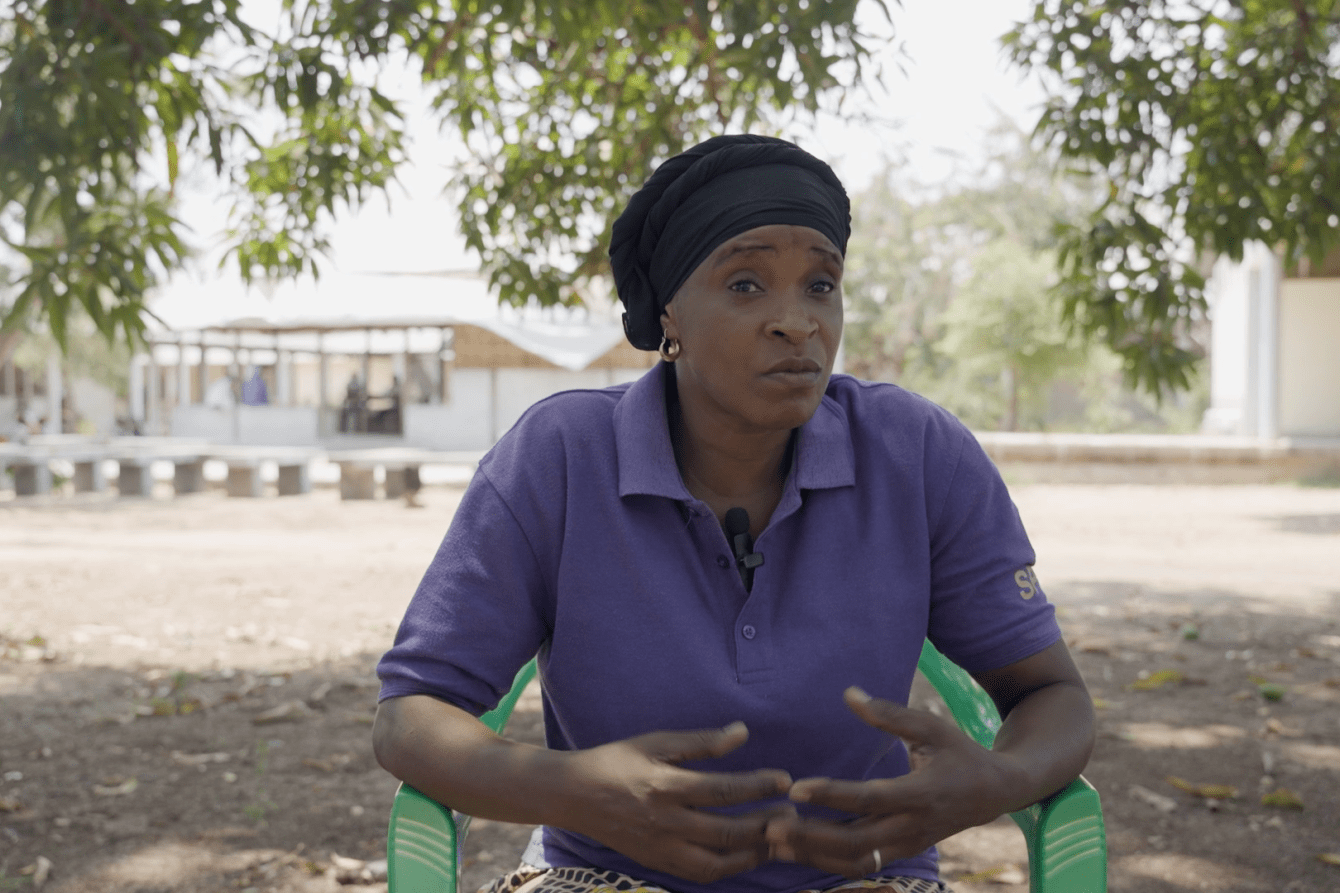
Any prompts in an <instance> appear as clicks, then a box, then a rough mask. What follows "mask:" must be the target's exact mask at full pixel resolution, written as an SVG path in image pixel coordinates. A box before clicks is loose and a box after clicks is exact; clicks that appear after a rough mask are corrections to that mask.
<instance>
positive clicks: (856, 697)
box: [846, 685, 873, 704]
mask: <svg viewBox="0 0 1340 893" xmlns="http://www.w3.org/2000/svg"><path fill="white" fill-rule="evenodd" d="M846 694H847V697H849V698H851V699H852V700H853V701H855V702H856V703H858V704H864V703H866V702H868V701H871V700H873V699H872V698H871V697H870V695H869V694H868V693H867V692H866V690H865V689H863V688H861V687H860V686H859V685H853V686H852V687H851V688H849V689H847V692H846Z"/></svg>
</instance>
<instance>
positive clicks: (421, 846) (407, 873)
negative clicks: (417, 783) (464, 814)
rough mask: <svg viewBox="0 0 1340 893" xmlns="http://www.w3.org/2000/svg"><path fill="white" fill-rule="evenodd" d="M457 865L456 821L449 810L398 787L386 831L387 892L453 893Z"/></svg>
mask: <svg viewBox="0 0 1340 893" xmlns="http://www.w3.org/2000/svg"><path fill="white" fill-rule="evenodd" d="M456 863H457V836H456V820H455V818H454V817H453V816H452V813H451V810H450V809H447V808H446V807H445V806H443V805H442V804H441V803H438V802H437V801H436V800H434V799H432V798H431V797H429V796H427V795H426V794H421V793H419V792H418V791H416V790H415V789H414V788H412V787H410V786H409V785H407V784H401V785H400V788H399V789H398V790H397V791H396V794H395V802H394V803H392V805H391V827H390V829H389V830H388V831H387V846H386V881H387V889H388V890H397V891H419V890H440V891H442V893H456Z"/></svg>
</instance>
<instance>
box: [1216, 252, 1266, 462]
mask: <svg viewBox="0 0 1340 893" xmlns="http://www.w3.org/2000/svg"><path fill="white" fill-rule="evenodd" d="M1279 275H1280V273H1279V264H1278V262H1277V260H1276V258H1275V256H1274V254H1273V253H1272V252H1271V251H1270V250H1269V249H1268V248H1266V246H1264V245H1262V244H1260V243H1250V244H1248V245H1247V246H1246V249H1245V250H1244V252H1243V258H1242V261H1241V263H1233V262H1231V261H1229V260H1227V259H1223V258H1221V259H1220V260H1219V262H1218V263H1216V264H1215V267H1214V272H1213V274H1212V275H1211V277H1210V281H1209V282H1208V283H1207V284H1206V298H1207V300H1208V302H1209V305H1210V324H1211V326H1210V407H1209V409H1208V410H1206V412H1205V418H1204V422H1203V425H1202V427H1203V428H1204V430H1205V432H1206V433H1209V434H1241V435H1248V436H1257V437H1274V436H1275V434H1276V433H1277V426H1278V417H1279V413H1278V405H1277V394H1278V388H1277V359H1276V358H1277V355H1278V354H1277V350H1276V343H1277V342H1276V337H1277V318H1278V309H1277V308H1278V290H1279Z"/></svg>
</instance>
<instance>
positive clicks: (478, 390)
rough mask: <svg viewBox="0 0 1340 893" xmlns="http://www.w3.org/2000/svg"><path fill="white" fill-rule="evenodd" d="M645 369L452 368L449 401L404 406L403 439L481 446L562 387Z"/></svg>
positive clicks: (618, 378)
mask: <svg viewBox="0 0 1340 893" xmlns="http://www.w3.org/2000/svg"><path fill="white" fill-rule="evenodd" d="M646 371H647V370H645V369H588V370H585V371H582V372H570V371H567V370H563V369H498V370H496V371H494V370H489V369H474V368H470V369H454V370H452V372H451V385H450V400H449V401H448V402H447V403H445V404H441V405H435V404H413V403H412V404H409V405H407V406H406V407H405V442H406V444H409V445H412V446H420V447H425V448H428V449H439V450H483V449H488V448H489V447H491V446H492V445H493V444H494V443H495V442H496V441H497V439H498V438H499V437H501V436H502V435H503V434H505V433H507V430H508V429H509V428H511V427H512V426H513V425H514V424H516V421H517V419H519V418H521V415H522V413H524V412H525V411H526V410H527V409H529V408H530V407H531V405H532V404H534V403H535V402H536V401H538V400H543V399H544V398H545V397H548V396H550V395H551V394H556V393H558V392H559V391H569V390H574V389H579V388H604V387H608V386H610V385H612V384H618V383H619V382H624V381H633V380H634V379H637V378H639V377H641V376H642V375H643V374H644V373H645V372H646Z"/></svg>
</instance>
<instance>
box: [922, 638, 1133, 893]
mask: <svg viewBox="0 0 1340 893" xmlns="http://www.w3.org/2000/svg"><path fill="white" fill-rule="evenodd" d="M917 669H918V670H920V671H921V673H922V675H923V676H925V677H926V679H927V680H928V681H929V682H930V683H931V685H932V686H934V687H935V690H936V691H937V692H939V693H940V697H941V698H943V699H944V702H945V704H946V705H947V706H948V707H949V712H950V713H952V714H953V716H954V721H955V722H957V723H958V725H959V728H961V729H962V730H963V731H964V733H965V734H967V735H968V736H969V737H970V738H972V739H973V740H974V741H976V742H977V743H978V744H980V745H982V746H983V747H990V746H991V745H992V744H993V743H994V742H995V740H996V732H997V731H998V730H999V729H1000V713H999V712H998V711H997V710H996V705H995V704H994V703H993V702H992V701H991V698H990V696H989V695H987V693H986V692H985V691H984V690H983V689H982V687H981V686H980V685H978V684H977V682H976V680H974V679H973V678H972V676H970V675H969V674H968V672H967V671H966V670H964V669H963V668H962V667H960V666H958V665H956V664H954V663H952V662H951V661H950V660H949V659H948V658H946V657H945V656H944V655H943V654H941V653H940V652H939V651H937V650H936V648H935V646H934V645H932V644H931V643H930V642H929V641H927V642H926V643H925V644H923V645H922V648H921V660H920V661H919V662H918V663H917ZM1010 818H1012V819H1013V820H1014V823H1015V824H1016V825H1018V826H1019V830H1021V831H1023V832H1024V841H1025V843H1027V845H1028V873H1029V889H1030V890H1031V891H1032V893H1057V891H1064V893H1105V891H1106V890H1107V838H1106V831H1105V829H1104V826H1103V810H1102V805H1101V804H1100V802H1099V799H1098V792H1097V791H1096V790H1094V787H1093V785H1091V784H1089V783H1088V782H1087V781H1086V780H1085V779H1084V778H1082V777H1081V778H1078V779H1076V780H1075V781H1072V782H1071V783H1070V784H1069V785H1067V786H1066V787H1065V788H1063V789H1062V790H1061V791H1059V792H1057V793H1056V794H1053V795H1052V796H1050V797H1048V798H1047V799H1045V800H1043V801H1041V802H1038V803H1035V804H1033V805H1032V806H1029V807H1027V808H1025V809H1021V810H1019V811H1018V812H1014V813H1011V814H1010Z"/></svg>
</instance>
